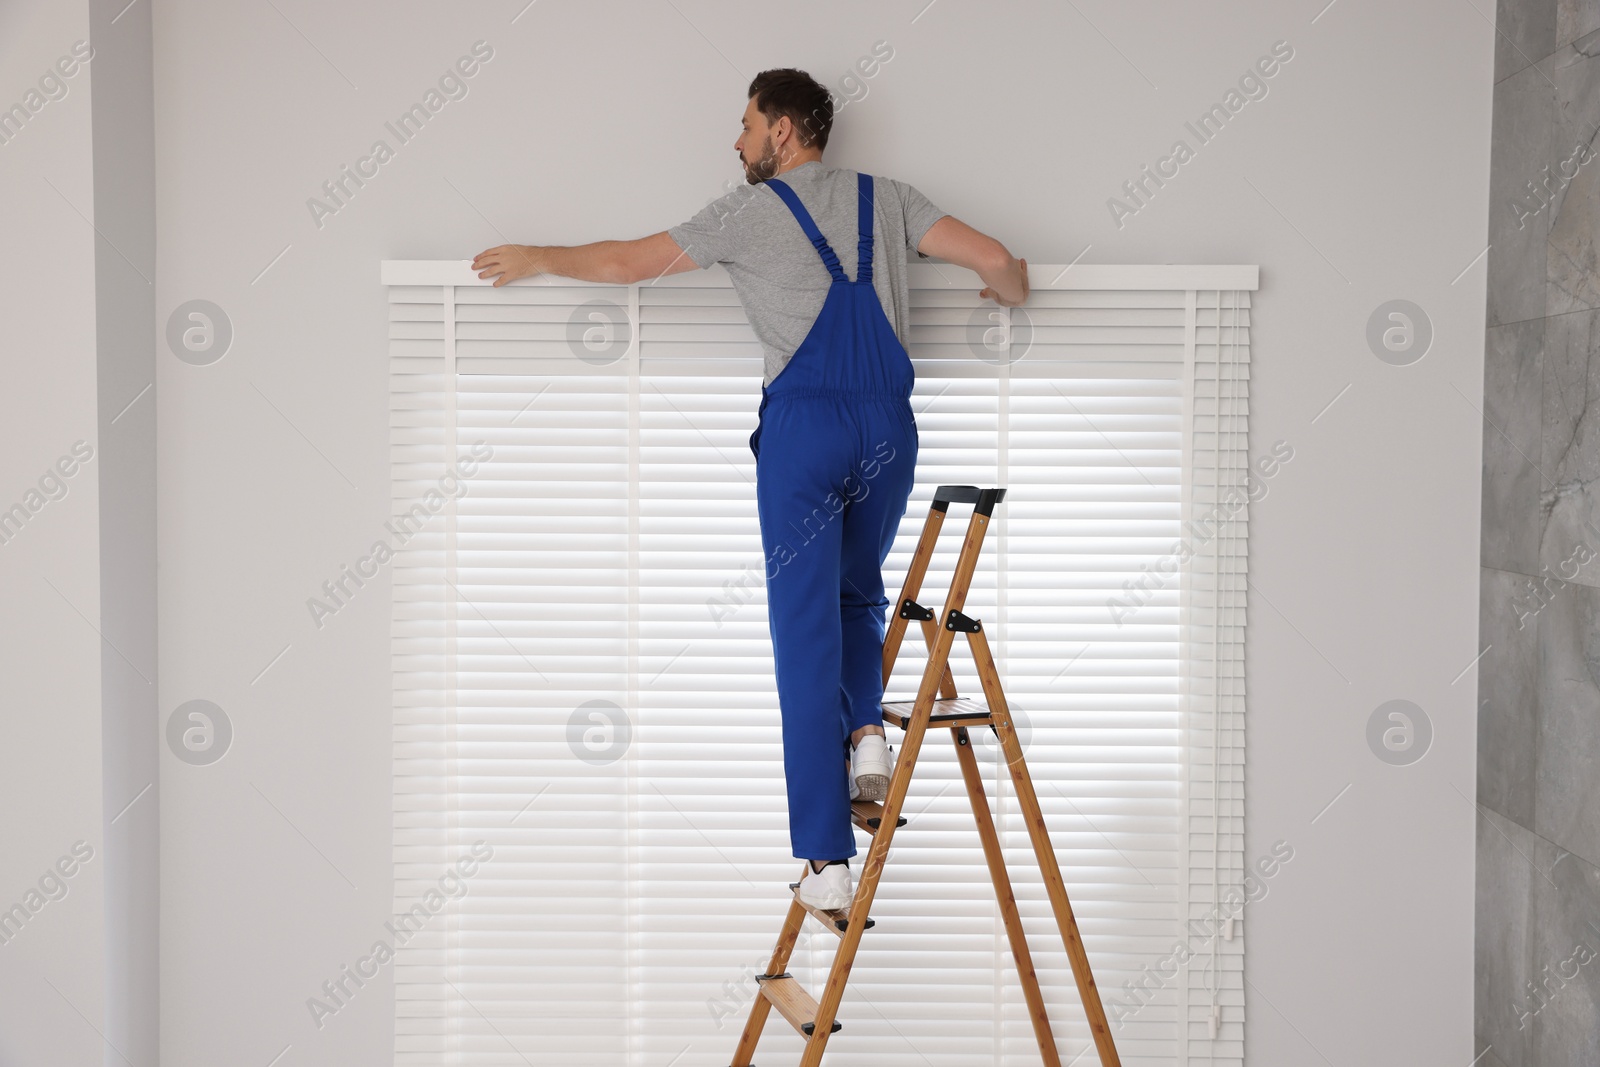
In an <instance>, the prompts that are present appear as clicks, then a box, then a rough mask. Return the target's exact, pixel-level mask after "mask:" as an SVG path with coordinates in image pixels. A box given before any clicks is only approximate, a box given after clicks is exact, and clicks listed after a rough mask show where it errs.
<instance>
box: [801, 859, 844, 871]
mask: <svg viewBox="0 0 1600 1067" xmlns="http://www.w3.org/2000/svg"><path fill="white" fill-rule="evenodd" d="M816 863H817V861H816V860H806V866H808V867H810V868H811V873H812V874H821V873H822V870H821V868H819V867H817V865H816ZM835 863H842V864H844V865H845V867H846V868H848V867H849V866H850V861H849V860H848V859H843V860H829V861H828V862H827V863H824V864H823V865H822V866H823V867H832V866H833V865H834V864H835Z"/></svg>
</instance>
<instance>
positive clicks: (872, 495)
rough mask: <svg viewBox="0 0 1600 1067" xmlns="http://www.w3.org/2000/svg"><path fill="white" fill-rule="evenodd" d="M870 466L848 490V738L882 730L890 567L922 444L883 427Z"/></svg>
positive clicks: (843, 592)
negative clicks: (887, 567)
mask: <svg viewBox="0 0 1600 1067" xmlns="http://www.w3.org/2000/svg"><path fill="white" fill-rule="evenodd" d="M875 429H876V430H878V431H881V432H880V433H879V435H878V436H877V437H876V438H875V439H874V440H873V441H872V442H871V445H870V450H869V456H870V459H869V460H868V462H867V464H866V465H865V466H864V467H863V466H860V465H858V467H857V469H856V472H855V474H854V476H853V478H852V480H850V481H849V482H847V484H846V490H847V496H848V499H849V501H850V502H849V504H848V505H847V506H846V508H845V512H844V516H843V517H844V534H843V544H842V545H841V546H840V560H841V565H840V575H839V578H840V583H839V612H840V622H841V630H842V633H843V642H844V644H843V652H844V663H843V674H842V676H841V682H840V684H841V687H842V689H843V691H844V704H845V706H844V716H845V732H846V734H847V735H848V734H851V733H854V732H855V731H856V730H858V729H860V728H861V727H863V726H881V725H882V724H883V707H882V704H883V635H884V624H885V622H886V616H885V611H886V610H887V609H888V607H889V600H888V597H887V596H885V594H884V588H883V561H884V560H885V559H887V558H888V556H889V550H890V549H891V548H893V547H894V538H895V533H896V532H897V531H898V530H899V528H900V519H901V517H902V516H904V515H905V513H906V500H907V498H908V497H909V496H910V495H911V487H912V483H913V482H914V481H915V474H916V460H917V441H916V436H915V433H916V431H915V429H914V428H913V429H912V431H911V433H910V434H909V435H908V434H907V433H905V431H904V428H903V427H900V426H898V425H896V424H894V423H889V422H885V423H881V424H880V425H879V426H877V427H875Z"/></svg>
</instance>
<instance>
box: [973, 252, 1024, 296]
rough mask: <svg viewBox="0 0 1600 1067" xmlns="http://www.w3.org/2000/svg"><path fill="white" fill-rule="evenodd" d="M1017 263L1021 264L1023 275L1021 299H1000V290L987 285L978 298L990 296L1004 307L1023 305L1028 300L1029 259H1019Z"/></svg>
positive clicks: (1020, 268)
mask: <svg viewBox="0 0 1600 1067" xmlns="http://www.w3.org/2000/svg"><path fill="white" fill-rule="evenodd" d="M1017 263H1018V264H1019V270H1020V272H1021V275H1022V296H1021V298H1020V299H1018V300H1015V301H1011V300H1002V299H1000V293H999V291H997V290H996V289H994V288H993V287H985V288H984V289H983V290H982V291H981V292H979V293H978V299H979V300H982V299H983V298H984V297H988V298H989V299H991V300H993V301H994V302H995V303H996V304H999V305H1000V306H1001V307H1004V308H1014V307H1021V306H1022V305H1023V304H1026V303H1027V302H1028V261H1027V260H1025V259H1019V260H1017Z"/></svg>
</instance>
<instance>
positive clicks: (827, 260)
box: [762, 178, 850, 282]
mask: <svg viewBox="0 0 1600 1067" xmlns="http://www.w3.org/2000/svg"><path fill="white" fill-rule="evenodd" d="M762 184H764V185H768V186H770V187H771V188H772V191H773V192H775V193H777V194H778V196H779V197H780V198H781V199H782V200H783V202H784V203H785V204H788V205H789V210H790V211H792V212H793V213H794V217H795V220H796V221H797V222H799V223H800V228H801V229H802V230H804V231H805V235H806V237H808V238H810V240H811V243H812V245H814V246H815V247H816V250H817V255H819V256H821V257H822V265H823V266H824V267H827V268H828V273H829V274H831V275H833V277H834V280H836V281H841V282H844V281H849V280H850V279H848V278H846V277H845V276H844V268H842V267H840V266H839V257H838V256H836V255H834V254H833V249H832V248H830V247H829V246H828V241H827V238H825V237H823V236H822V231H821V230H819V229H817V224H816V223H815V222H813V221H812V219H811V212H809V211H807V210H806V206H805V205H804V204H802V203H801V202H800V197H799V196H797V195H796V194H795V191H794V190H793V189H791V188H789V184H788V183H787V182H785V181H783V180H782V179H781V178H768V179H767V180H766V181H765V182H763V183H762Z"/></svg>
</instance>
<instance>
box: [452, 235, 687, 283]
mask: <svg viewBox="0 0 1600 1067" xmlns="http://www.w3.org/2000/svg"><path fill="white" fill-rule="evenodd" d="M698 266H699V264H697V263H696V262H695V261H694V260H692V259H690V258H689V255H688V254H687V253H686V252H684V250H683V249H681V248H679V247H678V243H677V242H676V241H674V240H673V239H672V236H671V235H670V234H669V233H667V231H666V230H662V231H661V232H660V233H653V234H651V235H650V236H649V237H641V238H639V239H638V240H636V241H595V242H593V243H592V244H586V245H571V246H563V245H498V246H496V247H494V248H490V249H486V250H485V251H482V252H479V253H478V255H477V257H476V258H474V259H473V261H472V269H473V270H475V271H477V272H478V277H480V278H489V277H494V276H496V275H498V278H496V281H495V283H494V285H495V288H499V287H500V286H502V285H505V284H506V283H507V282H512V281H515V280H517V279H518V278H526V277H528V276H530V275H534V274H556V275H560V276H561V277H563V278H577V279H579V280H581V281H588V282H609V283H611V284H613V285H631V284H632V283H634V282H640V281H644V280H645V279H647V278H652V279H653V278H660V277H664V276H665V275H668V274H678V273H681V272H683V271H686V270H695V269H696V268H697V267H698Z"/></svg>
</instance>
